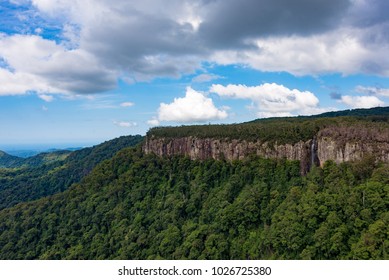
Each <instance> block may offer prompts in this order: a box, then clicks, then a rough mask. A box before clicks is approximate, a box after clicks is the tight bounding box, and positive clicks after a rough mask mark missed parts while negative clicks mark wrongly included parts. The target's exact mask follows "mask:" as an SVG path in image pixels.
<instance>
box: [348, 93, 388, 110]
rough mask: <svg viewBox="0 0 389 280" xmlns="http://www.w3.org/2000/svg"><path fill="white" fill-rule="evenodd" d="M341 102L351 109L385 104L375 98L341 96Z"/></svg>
mask: <svg viewBox="0 0 389 280" xmlns="http://www.w3.org/2000/svg"><path fill="white" fill-rule="evenodd" d="M341 102H343V103H344V104H346V105H348V106H350V107H352V108H372V107H379V106H383V105H384V104H385V103H384V102H383V101H382V100H380V99H378V98H377V97H376V96H350V95H344V96H342V99H341Z"/></svg>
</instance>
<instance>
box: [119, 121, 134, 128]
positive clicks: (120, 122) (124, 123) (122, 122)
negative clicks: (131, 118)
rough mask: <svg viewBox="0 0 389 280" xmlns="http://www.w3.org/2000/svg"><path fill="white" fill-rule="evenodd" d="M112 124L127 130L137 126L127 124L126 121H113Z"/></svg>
mask: <svg viewBox="0 0 389 280" xmlns="http://www.w3.org/2000/svg"><path fill="white" fill-rule="evenodd" d="M113 123H114V124H115V125H117V126H119V127H127V128H128V127H134V126H137V125H138V124H137V123H136V122H128V121H114V122H113Z"/></svg>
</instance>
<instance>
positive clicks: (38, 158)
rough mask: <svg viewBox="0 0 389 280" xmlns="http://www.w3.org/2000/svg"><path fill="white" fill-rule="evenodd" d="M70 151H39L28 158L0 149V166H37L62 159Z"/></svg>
mask: <svg viewBox="0 0 389 280" xmlns="http://www.w3.org/2000/svg"><path fill="white" fill-rule="evenodd" d="M70 153H71V152H70V151H55V152H49V153H40V154H38V155H35V156H32V157H28V158H20V157H16V156H11V155H8V154H7V153H5V152H2V151H0V168H19V167H37V166H41V165H43V164H50V163H54V162H57V161H63V160H65V159H66V158H67V157H68V156H69V155H70Z"/></svg>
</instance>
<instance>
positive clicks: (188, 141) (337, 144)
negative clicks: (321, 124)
mask: <svg viewBox="0 0 389 280" xmlns="http://www.w3.org/2000/svg"><path fill="white" fill-rule="evenodd" d="M143 150H144V152H145V153H155V154H157V155H159V156H173V155H186V156H189V157H190V158H191V159H196V160H205V159H208V158H213V159H226V160H240V159H243V158H245V157H247V156H248V155H250V154H256V155H259V156H262V157H265V158H279V159H281V158H286V159H288V160H299V161H300V167H301V172H302V173H306V172H307V171H308V170H309V169H310V167H311V166H312V165H321V166H322V165H323V164H324V162H326V161H327V160H334V161H335V162H337V163H341V162H345V161H354V160H360V159H362V158H363V157H365V156H369V155H373V156H374V157H375V158H376V159H377V161H384V162H389V130H388V129H386V128H384V129H381V128H380V127H372V128H368V127H358V126H348V127H346V126H343V127H342V126H333V127H327V128H323V129H320V130H319V131H318V133H317V134H316V135H313V137H312V139H310V140H308V141H298V142H296V143H288V144H277V141H275V142H272V143H270V142H263V141H261V140H260V139H258V140H257V141H247V140H238V139H228V138H223V139H217V138H198V137H194V136H187V137H179V138H163V137H155V136H153V135H149V136H148V137H147V138H146V141H145V143H144V146H143Z"/></svg>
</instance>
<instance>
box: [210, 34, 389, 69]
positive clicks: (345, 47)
mask: <svg viewBox="0 0 389 280" xmlns="http://www.w3.org/2000/svg"><path fill="white" fill-rule="evenodd" d="M373 32H374V31H372V30H371V29H363V30H360V29H357V28H350V27H348V28H339V29H336V30H333V31H329V32H326V33H322V34H316V35H311V36H297V35H294V36H285V37H282V36H281V37H273V36H269V37H265V38H260V39H255V40H252V44H253V45H255V47H253V48H252V49H248V50H228V51H217V52H215V53H214V54H213V55H212V58H213V60H214V61H215V62H217V63H220V64H234V63H242V64H246V65H249V66H251V67H253V68H255V69H258V70H261V71H277V72H278V71H287V72H289V73H292V74H294V75H320V74H326V73H343V74H347V75H349V74H355V73H367V74H378V75H383V76H389V57H388V56H387V55H385V54H386V52H387V49H388V47H389V44H388V43H385V42H379V43H374V42H365V37H369V36H371V33H373Z"/></svg>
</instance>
